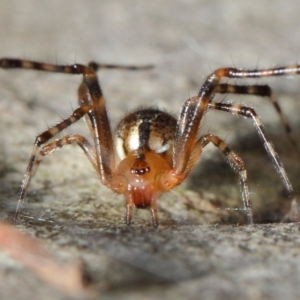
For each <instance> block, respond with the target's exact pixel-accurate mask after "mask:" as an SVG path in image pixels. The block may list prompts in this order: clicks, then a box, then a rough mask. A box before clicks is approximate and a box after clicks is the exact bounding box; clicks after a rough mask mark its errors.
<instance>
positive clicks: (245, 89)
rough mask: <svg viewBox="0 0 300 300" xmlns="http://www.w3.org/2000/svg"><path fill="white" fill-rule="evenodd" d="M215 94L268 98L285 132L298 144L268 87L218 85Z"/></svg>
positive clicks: (257, 85) (256, 85)
mask: <svg viewBox="0 0 300 300" xmlns="http://www.w3.org/2000/svg"><path fill="white" fill-rule="evenodd" d="M214 93H219V94H242V95H254V96H261V97H267V98H268V100H269V101H270V102H271V103H272V105H273V106H274V108H275V110H276V112H277V114H278V115H279V117H280V120H281V123H282V124H283V126H284V129H285V132H286V134H287V136H288V138H289V140H290V141H291V143H292V144H293V145H296V142H295V141H294V139H293V138H292V137H291V134H290V133H291V131H292V130H291V126H290V124H289V122H288V120H287V119H286V117H285V116H284V115H283V113H282V110H281V107H280V105H279V103H278V102H277V100H276V99H275V96H274V94H273V92H272V89H271V88H270V86H268V85H259V84H255V85H236V84H227V83H221V84H219V85H217V86H216V87H215V89H214Z"/></svg>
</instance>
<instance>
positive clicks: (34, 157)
mask: <svg viewBox="0 0 300 300" xmlns="http://www.w3.org/2000/svg"><path fill="white" fill-rule="evenodd" d="M90 109H91V107H90V106H88V105H86V106H81V107H79V108H77V109H76V110H75V111H74V112H73V114H72V115H71V116H70V117H69V118H67V119H65V120H63V121H62V122H60V123H59V124H57V125H55V126H53V127H51V128H49V129H48V130H46V131H44V132H43V133H41V134H40V135H38V136H37V137H36V139H35V143H34V146H33V149H32V152H31V155H30V159H29V163H28V166H27V169H26V173H25V176H24V179H23V182H22V186H21V192H20V195H19V199H18V204H17V209H16V213H15V220H16V219H17V217H18V214H19V212H20V209H21V205H22V203H23V201H24V197H25V193H26V190H27V187H28V185H29V182H30V180H31V177H32V175H33V173H34V171H35V170H36V168H37V166H38V164H39V155H38V153H39V149H40V148H41V146H42V145H44V144H46V143H47V142H48V141H50V140H51V139H52V138H53V137H54V136H55V135H56V134H58V133H59V132H61V131H63V130H64V129H66V128H67V127H69V126H70V125H71V124H73V123H75V122H77V121H78V120H79V119H81V118H82V117H83V116H84V115H85V114H86V113H87V112H88V111H89V110H90ZM82 146H83V148H85V149H86V151H88V148H89V146H88V144H87V143H84V141H83V142H82ZM45 149H47V147H46V146H45ZM45 151H46V150H45ZM49 151H50V150H48V152H49ZM46 152H47V151H46ZM46 152H45V153H46ZM50 152H51V151H50ZM40 153H41V155H42V154H43V152H42V150H40ZM90 153H91V152H90ZM91 157H92V154H90V160H91Z"/></svg>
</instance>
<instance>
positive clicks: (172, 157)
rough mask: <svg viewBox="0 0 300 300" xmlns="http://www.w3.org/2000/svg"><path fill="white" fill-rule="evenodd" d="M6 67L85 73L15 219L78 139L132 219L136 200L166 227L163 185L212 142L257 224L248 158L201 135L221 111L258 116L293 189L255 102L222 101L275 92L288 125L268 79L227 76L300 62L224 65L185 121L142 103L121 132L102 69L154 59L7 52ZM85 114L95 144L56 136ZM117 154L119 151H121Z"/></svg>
mask: <svg viewBox="0 0 300 300" xmlns="http://www.w3.org/2000/svg"><path fill="white" fill-rule="evenodd" d="M0 67H1V68H3V69H15V68H19V69H33V70H39V71H46V72H58V73H68V74H80V75H82V77H83V79H82V82H81V84H80V86H79V88H78V104H79V107H78V108H77V109H75V110H74V111H73V113H72V114H71V115H70V116H69V117H68V118H66V119H64V120H63V121H62V122H60V123H59V124H57V125H55V126H53V127H51V128H49V129H48V130H46V131H44V132H43V133H41V134H40V135H38V136H37V137H36V139H35V142H34V146H33V150H32V152H31V156H30V159H29V163H28V166H27V170H26V173H25V177H24V180H23V182H22V186H21V192H20V196H19V199H18V204H17V209H16V213H15V219H17V217H18V215H19V213H20V210H21V206H22V203H23V201H24V197H25V193H26V190H27V188H28V185H29V182H30V179H31V178H32V176H33V174H34V172H35V170H36V169H37V167H38V165H39V163H40V162H41V160H42V159H43V158H44V157H45V156H47V155H49V154H51V153H53V152H54V151H55V150H57V149H59V148H61V147H64V146H66V145H69V144H77V145H78V146H79V147H80V148H81V149H82V150H83V152H84V153H85V155H86V156H87V158H88V160H89V161H90V163H91V164H92V166H93V167H94V169H95V170H96V172H97V173H98V175H99V177H100V181H101V182H102V184H104V185H105V186H107V187H108V188H110V189H111V190H112V191H113V192H116V193H119V194H123V195H124V196H125V199H126V223H127V225H130V224H131V221H132V210H133V207H134V206H135V207H137V208H150V211H151V218H152V224H153V226H154V227H157V226H158V216H157V199H158V197H159V195H160V194H161V193H162V192H166V191H170V190H171V189H172V188H174V187H175V186H177V185H179V184H180V183H181V182H182V181H183V180H184V179H185V178H186V177H187V175H188V174H189V172H190V171H191V169H192V168H193V167H194V165H195V164H196V162H197V161H198V159H199V157H200V155H201V153H202V151H203V148H204V147H205V146H206V145H207V144H209V143H212V144H213V145H214V146H216V147H217V148H218V149H219V150H220V151H221V152H222V153H223V154H224V156H225V158H226V159H227V161H228V162H229V164H230V166H231V167H232V168H233V170H234V171H236V172H237V173H238V176H239V181H240V183H241V187H242V200H243V208H242V210H244V211H245V212H246V215H247V219H248V222H249V224H253V213H252V208H251V202H250V193H249V189H248V184H247V171H246V168H245V164H244V162H243V160H242V159H241V157H240V156H239V155H238V154H237V153H236V152H234V151H233V150H231V149H230V148H229V147H228V146H227V145H226V143H225V142H224V141H223V140H222V139H220V138H219V137H217V136H216V135H213V134H204V135H202V136H199V129H200V127H201V122H202V121H203V117H204V114H205V113H206V112H207V111H209V110H220V111H225V112H229V113H231V114H233V115H240V116H244V117H246V118H249V119H252V121H253V124H254V126H255V128H256V130H257V132H258V134H259V136H260V137H261V139H262V143H263V145H264V147H265V149H266V151H267V153H268V154H269V156H270V158H271V160H272V162H273V164H274V166H275V169H276V170H277V172H278V173H279V175H280V177H281V179H282V182H283V184H284V185H285V187H286V189H287V190H288V191H289V192H290V193H292V191H293V188H292V185H291V183H290V181H289V179H288V176H287V174H286V172H285V169H284V167H283V165H282V163H281V161H280V159H279V156H278V154H277V153H276V151H275V149H274V147H273V146H272V144H271V143H270V141H269V139H268V138H267V136H266V134H265V132H264V130H263V128H262V124H261V122H260V120H259V118H258V116H257V114H256V112H255V110H254V109H253V108H251V107H248V106H244V105H239V104H233V103H226V102H216V101H214V96H215V94H217V93H219V94H246V95H257V96H263V97H268V98H269V99H270V100H271V102H272V103H273V105H274V106H275V108H276V110H277V113H278V114H279V115H280V117H281V120H282V122H283V123H284V126H285V129H286V132H287V133H289V132H290V127H289V124H288V122H287V121H286V119H285V118H284V117H283V115H282V112H281V109H280V107H279V105H278V103H277V102H276V101H275V99H274V97H273V94H272V91H271V88H270V87H269V86H268V85H260V84H254V85H238V84H237V83H235V84H228V83H222V82H221V80H222V79H223V78H229V79H230V78H235V79H245V78H261V77H271V76H283V75H293V74H299V73H300V65H294V66H288V67H280V68H270V69H253V70H245V69H237V68H220V69H217V70H215V71H214V72H212V73H211V74H210V75H209V76H208V77H207V78H206V79H205V81H204V83H203V85H202V87H201V88H200V91H199V93H198V95H197V96H194V97H191V98H189V99H188V100H186V101H185V102H184V104H183V106H182V108H181V111H180V114H179V117H178V120H177V121H176V119H175V118H174V117H173V116H171V115H170V114H168V113H166V112H163V111H160V110H158V109H154V108H146V109H141V110H137V111H135V112H133V113H131V114H129V115H127V116H126V117H125V118H124V119H123V120H121V121H120V123H119V124H118V126H117V128H116V133H115V138H114V137H113V135H112V130H111V126H110V122H109V118H108V115H107V111H106V106H105V100H104V97H103V93H102V90H101V87H100V83H99V81H98V77H97V75H96V72H97V70H98V69H101V68H123V69H131V70H138V69H148V68H150V67H152V66H144V67H135V66H118V65H105V64H99V63H95V62H91V63H89V64H88V65H82V64H72V65H55V64H47V63H41V62H35V61H29V60H22V59H12V58H2V59H0ZM82 118H85V120H86V122H87V124H88V127H89V129H90V132H91V136H92V138H93V143H91V142H89V141H88V140H87V139H86V138H85V137H84V136H81V135H79V134H69V135H65V136H63V137H62V138H59V139H56V140H54V141H53V140H52V138H54V137H55V136H56V135H57V134H58V133H60V132H62V131H63V130H64V129H66V128H67V127H69V126H71V125H72V124H74V123H75V122H77V121H78V120H80V119H82ZM116 154H117V155H116Z"/></svg>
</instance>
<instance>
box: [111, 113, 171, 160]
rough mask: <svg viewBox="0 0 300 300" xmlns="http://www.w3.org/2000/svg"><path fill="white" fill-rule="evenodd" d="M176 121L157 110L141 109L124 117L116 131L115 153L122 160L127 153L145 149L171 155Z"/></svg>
mask: <svg viewBox="0 0 300 300" xmlns="http://www.w3.org/2000/svg"><path fill="white" fill-rule="evenodd" d="M175 128H176V119H175V118H174V117H172V116H171V115H170V114H168V113H165V112H162V111H160V110H158V109H152V108H149V109H142V110H138V111H136V112H133V113H131V114H129V115H128V116H126V117H125V118H124V119H123V120H122V121H121V122H120V123H119V124H118V126H117V129H116V140H115V144H116V152H117V154H118V156H119V158H120V159H121V160H122V159H124V158H125V157H126V156H127V155H128V153H130V152H134V151H138V150H141V149H147V150H150V151H153V152H155V153H168V154H169V153H171V149H172V147H173V141H174V136H175Z"/></svg>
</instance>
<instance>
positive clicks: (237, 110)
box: [208, 102, 293, 193]
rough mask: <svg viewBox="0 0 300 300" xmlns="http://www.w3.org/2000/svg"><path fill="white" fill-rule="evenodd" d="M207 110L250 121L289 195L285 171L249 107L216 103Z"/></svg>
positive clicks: (289, 186) (289, 188) (290, 185)
mask: <svg viewBox="0 0 300 300" xmlns="http://www.w3.org/2000/svg"><path fill="white" fill-rule="evenodd" d="M208 108H210V109H216V110H222V111H226V112H230V113H231V114H233V115H241V116H244V117H246V118H251V119H252V121H253V124H254V126H255V128H256V130H257V132H258V134H259V136H260V137H261V139H262V141H263V145H264V147H265V149H266V151H267V153H268V154H269V156H270V157H271V159H272V161H273V163H274V165H275V168H276V171H277V172H278V174H279V175H280V177H281V179H282V181H283V183H284V185H285V187H286V189H287V190H288V191H289V192H290V193H292V192H293V187H292V184H291V182H290V180H289V178H288V176H287V174H286V172H285V169H284V167H283V164H282V162H281V160H280V158H279V155H278V154H277V152H276V151H275V149H274V147H273V146H272V144H271V143H270V142H269V139H268V138H267V135H266V133H265V132H264V130H263V127H262V123H261V122H260V120H259V118H258V116H257V114H256V112H255V110H254V109H253V108H251V107H247V106H243V105H239V104H232V103H218V102H210V103H209V104H208Z"/></svg>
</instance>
